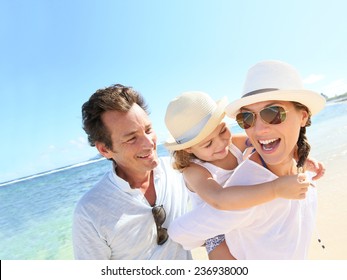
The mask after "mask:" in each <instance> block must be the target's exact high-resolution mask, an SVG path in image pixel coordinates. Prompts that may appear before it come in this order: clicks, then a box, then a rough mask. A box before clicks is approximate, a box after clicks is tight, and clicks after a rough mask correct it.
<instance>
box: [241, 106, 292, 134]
mask: <svg viewBox="0 0 347 280" xmlns="http://www.w3.org/2000/svg"><path fill="white" fill-rule="evenodd" d="M287 112H288V111H286V110H285V109H284V108H283V107H282V106H278V105H273V106H269V107H266V108H264V109H262V110H261V111H260V112H259V116H260V118H261V120H262V121H263V122H265V123H267V124H280V123H283V122H284V121H285V119H286V117H287ZM256 118H257V114H256V113H254V112H250V111H244V112H241V113H238V114H237V115H236V121H237V123H238V124H239V126H240V127H241V128H243V129H247V128H250V127H252V126H254V124H255V121H256Z"/></svg>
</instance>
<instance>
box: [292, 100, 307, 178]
mask: <svg viewBox="0 0 347 280" xmlns="http://www.w3.org/2000/svg"><path fill="white" fill-rule="evenodd" d="M293 104H294V107H295V108H296V109H297V110H305V111H306V112H307V113H308V119H307V122H306V125H305V126H303V127H301V128H300V134H299V138H298V142H297V151H296V152H297V154H296V156H297V164H296V167H297V168H298V170H299V171H300V172H302V171H303V168H304V164H305V161H306V159H307V157H308V155H309V153H310V150H311V146H310V144H309V143H308V140H307V137H306V127H308V126H310V125H311V112H310V110H309V109H308V108H307V107H306V106H305V105H303V104H301V103H298V102H293Z"/></svg>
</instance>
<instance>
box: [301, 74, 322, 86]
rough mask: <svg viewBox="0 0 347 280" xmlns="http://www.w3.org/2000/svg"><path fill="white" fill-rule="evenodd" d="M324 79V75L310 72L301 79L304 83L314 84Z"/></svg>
mask: <svg viewBox="0 0 347 280" xmlns="http://www.w3.org/2000/svg"><path fill="white" fill-rule="evenodd" d="M323 79H324V75H320V74H311V75H309V76H308V77H306V78H305V79H304V80H303V83H304V84H314V83H317V82H319V81H321V80H323Z"/></svg>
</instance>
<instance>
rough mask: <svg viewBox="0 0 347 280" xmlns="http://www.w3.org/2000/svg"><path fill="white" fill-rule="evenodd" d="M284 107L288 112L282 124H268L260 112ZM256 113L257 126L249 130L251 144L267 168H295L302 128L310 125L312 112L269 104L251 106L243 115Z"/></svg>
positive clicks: (280, 104)
mask: <svg viewBox="0 0 347 280" xmlns="http://www.w3.org/2000/svg"><path fill="white" fill-rule="evenodd" d="M273 105H277V106H281V107H283V108H284V110H285V115H286V117H285V120H284V121H283V122H281V123H279V124H268V123H266V122H265V121H263V120H262V119H261V116H260V114H259V112H260V111H261V110H262V109H264V108H267V107H269V106H273ZM245 111H250V112H253V113H255V115H256V119H255V123H254V125H253V126H251V127H249V128H247V129H245V131H246V133H247V135H248V137H249V139H250V141H251V143H252V144H253V146H254V148H255V149H256V150H257V152H258V153H259V155H260V156H261V157H262V158H263V159H264V161H265V162H266V164H267V165H268V166H269V168H271V166H273V167H275V166H277V167H285V166H286V165H285V164H286V163H288V166H292V165H293V159H294V151H295V147H296V143H297V140H298V138H299V133H300V128H301V127H303V126H305V125H306V122H307V120H308V117H309V115H308V112H306V111H305V110H298V109H296V108H295V106H294V104H293V103H292V102H287V101H265V102H259V103H254V104H251V105H247V106H245V107H243V108H242V109H241V112H245Z"/></svg>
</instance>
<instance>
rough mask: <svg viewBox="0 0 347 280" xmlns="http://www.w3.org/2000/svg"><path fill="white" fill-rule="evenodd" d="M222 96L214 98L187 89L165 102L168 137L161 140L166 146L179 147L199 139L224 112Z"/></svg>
mask: <svg viewBox="0 0 347 280" xmlns="http://www.w3.org/2000/svg"><path fill="white" fill-rule="evenodd" d="M227 104H228V100H227V98H226V97H223V98H222V99H221V100H220V101H217V102H215V101H214V100H213V99H212V98H211V97H210V96H209V95H208V94H207V93H205V92H201V91H188V92H184V93H182V94H181V95H179V96H177V97H176V98H174V99H173V100H172V101H171V102H170V103H169V105H168V107H167V109H166V114H165V124H166V127H167V129H168V130H169V132H170V134H171V138H170V139H169V140H167V141H166V142H165V143H164V144H165V146H166V148H168V149H169V150H183V149H185V148H189V147H192V146H194V145H195V144H198V143H199V142H201V141H202V140H203V139H204V138H206V137H207V136H208V135H209V134H210V133H211V132H212V131H213V130H214V129H215V128H216V127H217V126H218V125H219V123H220V122H221V121H222V119H223V118H224V116H225V107H226V105H227Z"/></svg>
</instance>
